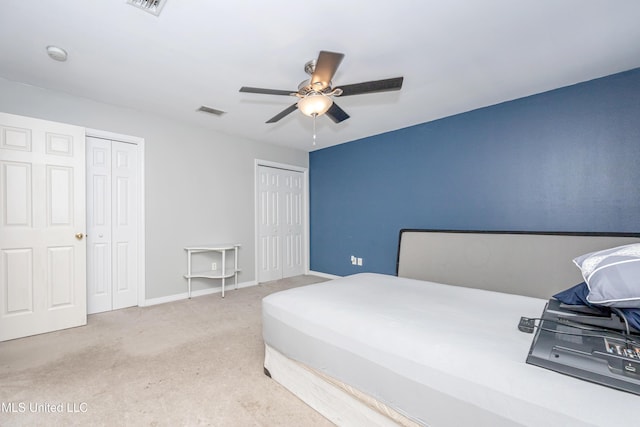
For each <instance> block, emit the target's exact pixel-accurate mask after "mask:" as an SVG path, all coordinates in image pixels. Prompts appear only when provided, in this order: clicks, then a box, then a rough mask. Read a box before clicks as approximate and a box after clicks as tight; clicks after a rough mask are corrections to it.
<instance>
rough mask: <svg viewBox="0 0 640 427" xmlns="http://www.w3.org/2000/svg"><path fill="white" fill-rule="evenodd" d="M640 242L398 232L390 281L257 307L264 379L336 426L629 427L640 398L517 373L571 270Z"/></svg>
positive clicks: (358, 281)
mask: <svg viewBox="0 0 640 427" xmlns="http://www.w3.org/2000/svg"><path fill="white" fill-rule="evenodd" d="M637 242H640V235H622V234H609V235H601V234H577V233H573V234H561V233H547V234H542V233H508V232H505V233H501V232H493V233H477V232H442V231H433V230H402V231H401V233H400V239H399V245H398V264H397V275H396V276H391V275H384V274H376V273H360V274H355V275H352V276H347V277H342V278H338V279H335V280H331V281H328V282H324V283H320V284H314V285H309V286H304V287H300V288H294V289H290V290H287V291H284V292H279V293H276V294H272V295H270V296H268V297H266V298H265V299H264V300H263V306H262V308H263V311H262V316H263V337H264V341H265V361H264V368H265V373H267V374H268V375H270V376H271V377H272V378H273V379H274V380H275V381H277V382H279V383H281V384H282V385H283V386H285V387H286V388H288V389H289V390H290V391H292V392H293V393H294V394H295V395H297V396H298V397H300V398H301V399H302V400H303V401H305V402H306V403H307V404H309V405H310V406H311V407H313V408H314V409H316V410H317V411H319V412H320V413H322V414H323V415H324V416H326V417H327V418H328V419H329V420H331V421H332V422H334V423H335V424H337V425H354V426H365V425H366V426H373V425H381V426H383V425H389V426H393V425H404V426H416V425H418V426H420V425H425V426H460V425H474V426H513V425H526V426H539V425H546V426H553V425H557V426H586V425H614V424H617V423H621V424H622V423H625V424H626V423H628V422H629V421H630V419H631V418H630V417H632V415H631V414H632V413H633V412H634V411H635V409H636V408H637V407H640V406H639V405H640V397H639V396H636V395H633V394H630V393H625V392H621V391H617V390H614V389H610V388H607V387H603V386H600V385H597V384H592V383H589V382H586V381H582V380H579V379H576V378H572V377H569V376H565V375H561V374H558V373H556V372H552V371H549V370H546V369H542V368H539V367H536V366H532V365H528V364H526V363H525V359H526V357H527V353H528V351H529V348H530V346H531V341H532V335H530V334H525V333H522V332H520V331H519V330H518V328H517V325H518V321H519V319H520V317H522V316H525V317H530V318H535V317H539V316H540V314H541V313H542V311H543V309H544V306H545V303H546V301H547V300H548V299H549V298H550V297H551V295H553V294H554V293H556V292H559V291H561V290H563V289H566V288H567V287H569V286H571V285H573V284H576V283H578V282H579V281H581V279H582V278H581V275H580V272H579V270H578V269H577V268H576V267H575V266H574V265H573V264H572V262H571V260H572V259H573V258H575V257H577V256H579V255H581V254H584V253H588V252H592V251H594V250H600V249H606V248H609V247H614V246H619V245H624V244H629V243H637Z"/></svg>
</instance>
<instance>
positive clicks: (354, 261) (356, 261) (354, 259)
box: [351, 255, 358, 265]
mask: <svg viewBox="0 0 640 427" xmlns="http://www.w3.org/2000/svg"><path fill="white" fill-rule="evenodd" d="M351 264H352V265H357V264H358V259H357V258H356V257H355V256H353V255H351Z"/></svg>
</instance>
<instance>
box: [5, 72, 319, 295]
mask: <svg viewBox="0 0 640 427" xmlns="http://www.w3.org/2000/svg"><path fill="white" fill-rule="evenodd" d="M0 111H3V112H6V113H11V114H19V115H23V116H30V117H36V118H41V119H46V120H53V121H58V122H64V123H70V124H74V125H79V126H84V127H87V128H92V129H99V130H104V131H109V132H115V133H120V134H125V135H131V136H138V137H142V138H144V140H145V174H144V177H145V192H146V203H145V221H146V229H145V232H146V242H145V243H146V262H145V268H146V298H147V299H153V298H161V297H166V296H171V295H175V294H180V293H184V292H186V289H187V283H186V279H184V278H183V275H184V274H185V270H186V256H185V253H184V250H183V248H184V247H185V246H188V245H191V244H202V243H215V242H221V243H224V242H231V241H233V242H239V243H240V244H241V245H242V248H241V249H240V264H241V265H240V267H241V268H242V272H241V273H240V275H239V279H238V281H239V282H241V283H244V282H252V281H254V280H255V279H256V277H255V272H254V271H253V270H254V264H255V260H254V252H255V250H254V212H255V210H254V188H253V187H254V160H255V159H263V160H270V161H274V162H280V163H287V164H291V165H296V166H301V167H307V166H308V155H307V153H306V152H304V151H301V150H300V151H299V150H292V149H288V148H284V147H278V146H274V145H269V144H266V143H263V142H259V141H250V140H246V139H241V138H235V137H230V136H228V135H224V134H221V133H216V132H214V131H211V130H208V129H204V128H201V127H197V126H194V125H189V124H184V123H178V122H175V121H172V120H171V119H170V118H166V117H160V116H156V115H151V114H146V113H142V112H140V111H136V110H132V109H128V108H122V107H117V106H113V105H108V104H103V103H99V102H95V101H92V100H89V99H84V98H79V97H75V96H71V95H67V94H63V93H59V92H53V91H49V90H45V89H41V88H37V87H33V86H28V85H23V84H20V83H15V82H11V81H8V80H4V79H1V78H0ZM212 120H216V117H212ZM259 125H260V124H259V123H257V124H256V126H259ZM193 286H194V290H197V289H201V288H204V287H205V285H203V284H202V283H198V282H195V283H194V284H193Z"/></svg>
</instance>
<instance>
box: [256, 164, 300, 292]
mask: <svg viewBox="0 0 640 427" xmlns="http://www.w3.org/2000/svg"><path fill="white" fill-rule="evenodd" d="M303 203H304V174H303V173H302V172H296V171H292V170H285V169H279V168H273V167H267V166H259V167H258V204H259V206H258V215H259V218H258V228H259V229H258V282H267V281H270V280H277V279H282V278H283V277H291V276H296V275H300V274H304V271H305V266H304V244H305V243H304V228H305V223H304V205H303Z"/></svg>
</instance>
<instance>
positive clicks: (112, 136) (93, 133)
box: [86, 128, 146, 307]
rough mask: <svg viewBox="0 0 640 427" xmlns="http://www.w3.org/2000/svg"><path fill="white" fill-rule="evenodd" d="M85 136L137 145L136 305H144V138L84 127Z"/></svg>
mask: <svg viewBox="0 0 640 427" xmlns="http://www.w3.org/2000/svg"><path fill="white" fill-rule="evenodd" d="M86 136H87V137H89V136H90V137H94V138H101V139H108V140H114V141H121V142H128V143H131V144H136V145H137V146H138V173H139V174H140V175H139V179H138V197H139V200H138V283H137V285H138V306H139V307H144V306H145V305H146V302H145V301H146V290H145V235H144V230H145V223H144V217H145V215H144V200H145V196H144V187H145V186H144V138H140V137H137V136H130V135H122V134H119V133H113V132H107V131H103V130H98V129H89V128H87V129H86Z"/></svg>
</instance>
